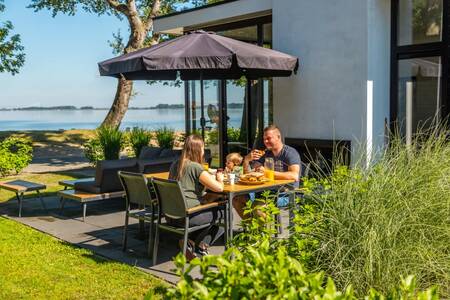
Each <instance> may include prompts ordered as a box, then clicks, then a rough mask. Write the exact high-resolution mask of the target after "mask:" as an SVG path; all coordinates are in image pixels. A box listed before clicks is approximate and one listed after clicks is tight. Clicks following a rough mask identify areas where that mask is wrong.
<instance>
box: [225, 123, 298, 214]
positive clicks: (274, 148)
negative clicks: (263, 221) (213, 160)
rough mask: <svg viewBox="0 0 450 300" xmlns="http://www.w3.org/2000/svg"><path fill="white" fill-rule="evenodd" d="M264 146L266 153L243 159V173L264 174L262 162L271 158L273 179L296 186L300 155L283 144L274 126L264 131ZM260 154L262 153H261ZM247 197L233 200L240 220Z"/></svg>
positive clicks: (256, 152) (278, 130)
mask: <svg viewBox="0 0 450 300" xmlns="http://www.w3.org/2000/svg"><path fill="white" fill-rule="evenodd" d="M263 140H264V145H265V146H266V151H264V152H262V151H259V150H252V151H251V152H250V153H249V154H247V155H246V156H245V158H244V163H243V166H244V171H245V172H246V173H247V172H250V169H251V168H252V167H253V168H255V170H256V171H259V172H264V161H265V159H266V158H269V157H270V158H273V160H274V165H275V179H285V180H288V179H291V180H295V184H294V185H295V186H298V181H299V178H300V166H301V160H300V155H299V154H298V152H297V150H295V149H294V148H292V147H290V146H288V145H285V144H283V141H282V140H281V131H280V129H279V128H278V127H277V126H275V125H270V126H268V127H266V128H265V129H264V136H263ZM261 152H262V153H261ZM247 200H248V197H245V196H244V197H236V198H234V199H233V207H234V209H235V210H236V212H237V213H238V214H239V216H240V217H241V218H246V217H248V216H244V209H245V206H246V202H247Z"/></svg>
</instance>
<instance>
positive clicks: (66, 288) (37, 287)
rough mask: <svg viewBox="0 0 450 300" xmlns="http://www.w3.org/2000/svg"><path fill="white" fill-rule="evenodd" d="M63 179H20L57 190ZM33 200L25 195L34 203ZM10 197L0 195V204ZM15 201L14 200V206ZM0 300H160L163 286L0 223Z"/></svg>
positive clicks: (130, 270)
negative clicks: (147, 299) (149, 298)
mask: <svg viewBox="0 0 450 300" xmlns="http://www.w3.org/2000/svg"><path fill="white" fill-rule="evenodd" d="M73 178H74V177H72V176H70V175H64V174H54V173H46V174H25V175H20V176H15V177H8V178H2V179H0V181H9V180H13V179H23V180H30V181H37V182H41V183H44V184H46V185H47V190H46V194H47V195H52V194H54V192H56V191H58V190H60V189H61V186H59V185H58V181H59V180H64V179H73ZM33 196H34V195H30V197H33ZM13 197H14V193H12V192H8V191H4V190H0V202H4V201H8V200H10V199H12V198H13ZM14 201H15V200H14ZM0 232H1V234H0V287H1V288H0V299H18V298H20V299H22V298H34V299H142V298H143V297H144V295H146V294H147V293H148V292H149V291H152V292H155V293H156V294H155V295H152V296H151V298H152V299H159V295H161V293H162V292H163V291H164V288H165V286H166V284H165V283H163V282H162V281H160V280H158V279H156V278H155V277H153V276H151V275H150V274H147V273H144V272H142V271H139V270H138V269H136V268H134V267H131V266H128V265H125V264H122V263H118V262H113V261H109V260H105V259H102V258H100V257H98V256H96V255H94V253H93V252H92V251H89V250H85V249H80V248H77V247H74V246H72V245H70V244H67V243H64V242H61V241H60V240H57V239H55V238H53V237H51V236H48V235H46V234H43V233H41V232H38V231H36V230H34V229H32V228H29V227H27V226H25V225H22V224H20V223H17V222H14V221H11V220H8V219H6V218H3V217H0Z"/></svg>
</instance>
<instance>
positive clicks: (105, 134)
mask: <svg viewBox="0 0 450 300" xmlns="http://www.w3.org/2000/svg"><path fill="white" fill-rule="evenodd" d="M97 136H98V140H99V142H100V145H101V146H102V149H103V153H104V159H106V160H112V159H119V155H120V150H121V149H122V146H123V137H124V135H123V132H122V131H120V130H119V128H118V127H111V126H101V127H99V128H98V129H97Z"/></svg>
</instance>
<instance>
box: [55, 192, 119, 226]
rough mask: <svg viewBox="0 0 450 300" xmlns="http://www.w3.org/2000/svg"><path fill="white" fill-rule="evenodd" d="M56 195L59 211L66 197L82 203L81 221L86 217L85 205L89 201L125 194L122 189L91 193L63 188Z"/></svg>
mask: <svg viewBox="0 0 450 300" xmlns="http://www.w3.org/2000/svg"><path fill="white" fill-rule="evenodd" d="M58 196H59V197H60V199H61V211H62V210H63V209H64V202H65V200H66V199H71V200H75V201H78V202H80V203H81V204H82V205H83V222H84V221H85V219H86V207H87V204H88V203H89V202H95V201H102V200H108V199H113V198H123V197H124V196H125V192H124V191H119V192H111V193H102V194H93V193H88V192H83V191H76V190H64V191H59V192H58Z"/></svg>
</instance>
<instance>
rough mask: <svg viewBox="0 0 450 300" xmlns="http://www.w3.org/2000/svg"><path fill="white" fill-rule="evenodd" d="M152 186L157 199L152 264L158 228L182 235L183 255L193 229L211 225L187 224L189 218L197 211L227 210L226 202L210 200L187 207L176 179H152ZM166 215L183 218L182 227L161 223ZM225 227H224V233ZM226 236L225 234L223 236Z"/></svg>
mask: <svg viewBox="0 0 450 300" xmlns="http://www.w3.org/2000/svg"><path fill="white" fill-rule="evenodd" d="M152 182H153V186H154V188H155V191H156V196H157V199H158V207H159V213H158V221H157V223H156V231H155V243H154V248H153V264H154V265H155V264H156V263H157V259H158V244H159V230H160V229H164V230H167V231H170V232H173V233H176V234H179V235H182V236H183V250H182V251H183V255H186V249H187V242H188V235H189V233H192V232H194V231H198V230H201V229H204V228H207V227H209V226H211V224H204V225H199V226H189V219H190V217H191V216H192V215H194V214H195V213H198V212H202V211H207V210H210V209H213V208H222V209H225V210H228V202H227V201H221V202H211V203H208V204H204V205H199V206H196V207H193V208H190V209H188V208H187V204H186V199H185V197H184V194H183V191H182V188H181V186H180V183H179V182H178V181H176V180H167V179H160V178H153V179H152ZM222 215H223V216H224V221H225V224H224V225H225V227H226V226H227V218H226V216H227V214H226V213H224V214H222ZM164 216H166V217H169V218H172V219H184V228H182V227H176V226H172V225H169V224H167V223H165V224H163V223H162V222H161V220H162V218H163V217H164ZM226 232H227V228H225V234H226ZM225 238H227V236H225Z"/></svg>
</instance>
